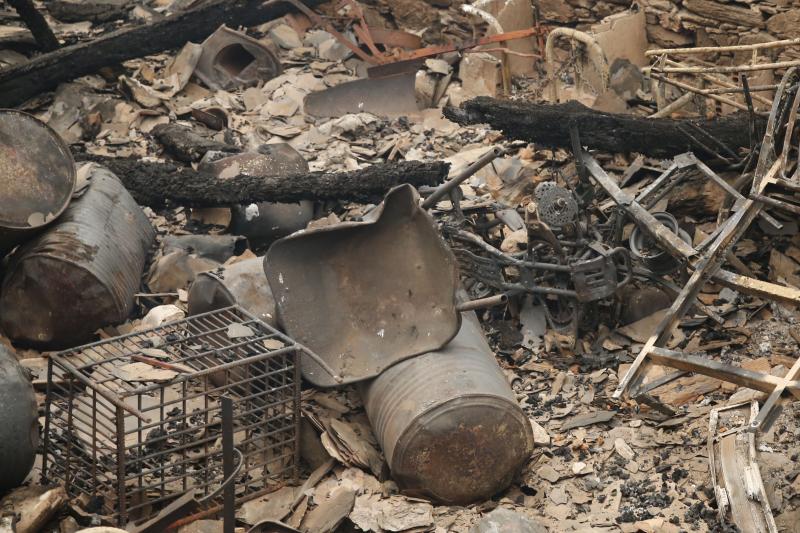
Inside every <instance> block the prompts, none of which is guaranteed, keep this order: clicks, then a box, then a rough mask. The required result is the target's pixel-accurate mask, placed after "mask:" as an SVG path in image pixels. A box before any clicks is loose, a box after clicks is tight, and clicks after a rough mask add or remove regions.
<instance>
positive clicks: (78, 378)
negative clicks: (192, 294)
mask: <svg viewBox="0 0 800 533" xmlns="http://www.w3.org/2000/svg"><path fill="white" fill-rule="evenodd" d="M304 350H305V349H304V348H303V347H302V346H300V345H298V344H296V343H295V342H294V341H293V340H291V339H290V338H289V337H287V336H286V335H284V334H282V333H280V332H278V331H277V330H275V329H274V328H271V327H270V326H268V325H266V324H264V323H263V322H261V321H259V320H258V319H256V318H255V317H253V316H252V315H250V314H249V313H247V312H246V311H244V310H242V309H241V308H239V307H237V306H233V307H228V308H225V309H220V310H217V311H212V312H209V313H205V314H202V315H196V316H193V317H190V318H187V319H184V320H180V321H177V322H173V323H170V324H166V325H164V326H161V327H158V328H155V329H151V330H147V331H143V332H139V333H134V334H130V335H124V336H121V337H116V338H113V339H109V340H106V341H101V342H97V343H94V344H89V345H86V346H82V347H79V348H75V349H72V350H68V351H65V352H61V353H59V354H57V355H55V356H53V357H52V358H51V359H50V363H49V368H48V379H47V401H46V419H45V438H44V462H43V466H42V479H43V481H44V482H54V481H59V482H61V483H63V484H64V485H65V487H66V489H67V492H68V493H69V494H70V495H71V496H73V497H80V498H81V499H82V500H83V501H84V503H87V504H88V505H89V506H90V507H91V506H93V507H94V509H92V510H93V511H94V512H99V513H102V514H105V515H107V516H109V517H111V518H112V521H115V522H116V523H118V524H119V525H122V524H125V523H126V522H128V521H130V520H139V519H143V518H147V517H148V516H152V515H153V514H155V513H156V512H157V511H158V510H159V509H160V508H162V507H163V506H164V505H166V504H168V503H169V502H171V501H172V500H174V499H175V498H176V497H177V496H180V495H182V494H185V493H187V492H190V491H191V492H192V493H193V494H194V495H195V496H196V497H197V498H202V497H203V496H207V495H209V494H212V493H214V492H215V490H216V489H217V487H218V486H219V485H220V484H221V483H222V482H223V479H224V476H223V471H222V463H223V459H222V444H221V443H222V424H221V414H220V398H222V397H223V396H225V397H228V398H230V399H231V400H232V401H233V436H234V446H235V447H236V449H238V450H239V451H240V452H241V454H242V456H243V466H242V468H241V469H240V470H239V473H238V475H237V477H236V480H235V483H236V498H237V500H238V501H240V502H241V501H244V500H247V499H251V498H254V497H257V496H259V495H261V494H264V493H266V492H270V491H271V490H274V489H275V488H276V487H278V486H280V485H281V484H282V483H285V482H286V481H287V478H289V477H293V478H294V480H295V481H296V480H297V474H298V472H297V465H298V456H299V445H298V437H299V395H300V388H299V387H300V378H299V376H300V373H299V368H298V364H296V363H297V361H299V353H298V352H300V351H304ZM306 353H308V352H306ZM220 501H221V500H219V499H217V500H214V499H212V500H211V502H212V503H211V504H210V505H214V504H217V505H218V504H219V503H220Z"/></svg>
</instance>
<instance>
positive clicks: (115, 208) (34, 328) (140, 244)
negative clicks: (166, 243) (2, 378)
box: [0, 167, 155, 349]
mask: <svg viewBox="0 0 800 533" xmlns="http://www.w3.org/2000/svg"><path fill="white" fill-rule="evenodd" d="M154 238H155V232H154V231H153V228H152V227H151V226H150V222H149V221H148V219H147V217H146V216H145V214H144V213H143V212H142V210H141V208H139V206H138V205H136V202H135V201H134V200H133V198H132V197H131V195H130V194H129V193H128V191H127V190H125V187H123V186H122V183H120V181H119V180H118V179H117V177H116V176H114V175H113V174H112V173H111V172H109V171H108V170H107V169H104V168H102V167H95V168H94V169H92V172H91V177H90V185H89V187H88V190H87V191H86V192H85V193H84V194H83V196H81V197H80V198H78V199H77V200H75V201H74V202H72V204H71V205H70V206H69V208H68V209H67V210H66V211H65V212H64V214H63V215H62V216H61V217H60V218H59V220H58V222H57V223H55V224H53V225H52V226H51V227H50V228H48V230H47V231H45V232H44V233H42V234H41V235H39V236H38V237H36V238H35V239H33V240H32V241H30V242H28V243H26V244H25V245H23V246H20V247H19V248H18V249H17V250H16V252H15V253H14V254H13V255H12V256H11V258H10V261H9V266H8V270H7V273H6V277H5V279H4V280H3V285H2V293H1V294H0V327H1V328H2V330H3V331H4V332H5V334H6V335H7V336H8V337H10V338H11V339H13V340H15V341H18V342H21V343H25V344H29V345H34V346H38V347H42V348H50V349H61V348H68V347H71V346H75V345H77V344H80V343H82V342H85V341H87V340H89V339H91V338H92V335H93V334H94V332H95V331H97V330H98V329H99V328H102V327H104V326H107V325H109V324H118V323H120V322H122V321H124V320H125V319H126V318H128V315H129V314H130V311H131V309H132V307H133V303H134V302H133V294H134V293H135V292H136V290H137V288H138V287H139V284H140V278H141V275H142V270H143V269H144V263H145V259H146V257H147V254H148V252H149V249H150V246H151V245H152V243H153V239H154Z"/></svg>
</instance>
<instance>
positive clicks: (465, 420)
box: [361, 312, 534, 505]
mask: <svg viewBox="0 0 800 533" xmlns="http://www.w3.org/2000/svg"><path fill="white" fill-rule="evenodd" d="M361 395H362V398H363V400H364V408H365V409H366V411H367V416H368V417H369V420H370V422H371V424H372V427H373V428H374V431H375V436H376V438H377V439H378V442H379V443H380V444H381V447H382V448H383V453H384V455H385V456H386V461H387V462H388V463H389V468H390V470H391V472H392V477H393V479H394V480H395V481H396V482H397V484H398V485H399V486H400V488H401V489H402V490H403V491H404V492H406V493H409V494H412V495H420V496H423V497H426V498H432V499H434V500H436V501H439V502H443V503H445V504H448V505H464V504H469V503H473V502H475V501H481V500H484V499H486V498H489V497H491V496H492V495H494V494H496V493H497V492H499V491H501V490H503V489H504V488H506V487H507V486H508V484H509V483H510V482H511V480H512V478H513V477H514V476H515V475H516V473H517V472H518V471H519V469H520V468H521V467H522V465H523V464H524V463H525V462H526V461H527V460H528V458H529V457H530V454H531V452H532V450H533V445H534V443H533V431H532V428H531V425H530V421H529V420H528V419H527V416H526V415H525V414H524V413H523V412H522V410H521V409H520V407H519V404H518V403H517V401H516V399H515V397H514V394H513V392H512V390H511V388H510V387H509V385H508V381H507V380H506V379H505V377H504V376H503V373H502V371H501V370H500V367H499V366H498V364H497V361H496V360H495V358H494V356H493V354H492V351H491V349H490V348H489V345H488V344H487V342H486V339H485V338H484V335H483V331H482V330H481V327H480V324H479V322H478V320H477V317H476V316H475V313H473V312H470V313H465V314H464V317H463V319H462V321H461V328H460V331H459V333H458V335H457V336H456V337H455V338H454V339H453V340H452V341H451V342H450V343H449V344H447V346H445V347H444V348H443V349H441V350H438V351H434V352H430V353H427V354H425V355H420V356H418V357H414V358H412V359H409V360H407V361H403V362H401V363H398V364H396V365H394V366H393V367H391V368H389V369H387V370H386V371H384V372H383V373H382V374H381V375H380V376H378V377H377V378H376V379H375V380H373V381H371V382H369V383H366V384H364V385H363V387H362V388H361Z"/></svg>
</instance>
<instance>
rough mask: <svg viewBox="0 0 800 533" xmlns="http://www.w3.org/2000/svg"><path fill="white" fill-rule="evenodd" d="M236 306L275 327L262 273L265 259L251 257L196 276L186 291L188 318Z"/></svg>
mask: <svg viewBox="0 0 800 533" xmlns="http://www.w3.org/2000/svg"><path fill="white" fill-rule="evenodd" d="M235 304H238V305H239V306H241V307H242V308H243V309H244V310H246V311H247V312H249V313H251V314H252V315H253V316H255V317H256V318H258V319H260V320H261V321H262V322H265V323H267V324H269V325H270V326H273V327H274V326H276V325H277V319H276V315H277V313H276V310H275V299H274V298H273V297H272V290H271V289H270V288H269V283H268V282H267V275H266V274H265V273H264V258H263V257H254V258H253V259H245V260H244V261H238V262H236V263H233V264H232V265H227V266H225V267H220V268H218V269H217V270H213V271H211V272H203V273H201V274H198V275H197V278H195V280H194V283H192V286H191V288H190V289H189V302H188V305H189V314H190V315H199V314H201V313H206V312H208V311H214V310H215V309H222V308H223V307H229V306H231V305H235Z"/></svg>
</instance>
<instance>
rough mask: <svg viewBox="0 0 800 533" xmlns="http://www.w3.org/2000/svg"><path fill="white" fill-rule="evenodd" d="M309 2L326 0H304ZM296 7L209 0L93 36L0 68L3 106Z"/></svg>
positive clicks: (257, 0) (257, 1) (248, 0)
mask: <svg viewBox="0 0 800 533" xmlns="http://www.w3.org/2000/svg"><path fill="white" fill-rule="evenodd" d="M303 1H304V2H305V4H306V5H308V6H309V7H313V6H316V5H317V4H321V3H323V1H324V0H303ZM291 10H292V7H291V5H290V4H288V3H287V2H265V1H264V0H206V1H204V2H201V3H200V5H199V6H197V7H194V8H192V9H189V10H187V11H184V12H180V13H176V14H174V15H170V16H168V17H164V18H163V19H161V20H158V21H155V22H152V23H149V24H143V25H139V26H135V27H132V28H125V29H121V30H117V31H114V32H110V33H107V34H106V35H103V36H101V37H98V38H97V39H94V40H92V41H88V42H83V43H79V44H75V45H72V46H65V47H63V48H60V49H58V50H56V51H55V52H50V53H47V54H43V55H41V56H39V57H36V58H34V59H32V60H31V61H28V62H27V63H23V64H21V65H15V66H14V67H11V68H7V69H4V70H2V71H0V107H13V106H16V105H19V104H21V103H23V102H25V101H26V100H28V99H29V98H31V97H33V96H36V95H37V94H39V93H41V92H44V91H48V90H51V89H54V88H55V87H56V86H57V85H58V84H59V83H61V82H64V81H69V80H72V79H74V78H77V77H80V76H84V75H86V74H92V73H94V72H97V70H99V69H101V68H103V67H108V66H113V65H117V64H119V63H122V62H123V61H127V60H129V59H134V58H137V57H143V56H146V55H149V54H155V53H158V52H161V51H163V50H169V49H172V48H178V47H181V46H183V45H184V44H186V43H187V42H188V41H194V42H201V41H203V40H204V39H205V38H206V37H208V36H209V35H211V34H212V33H213V32H214V31H215V30H216V29H217V28H218V27H219V26H220V25H221V24H227V25H228V26H232V27H237V26H252V25H255V24H261V23H263V22H266V21H268V20H273V19H276V18H278V17H281V16H283V15H285V14H286V13H288V12H289V11H291Z"/></svg>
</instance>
